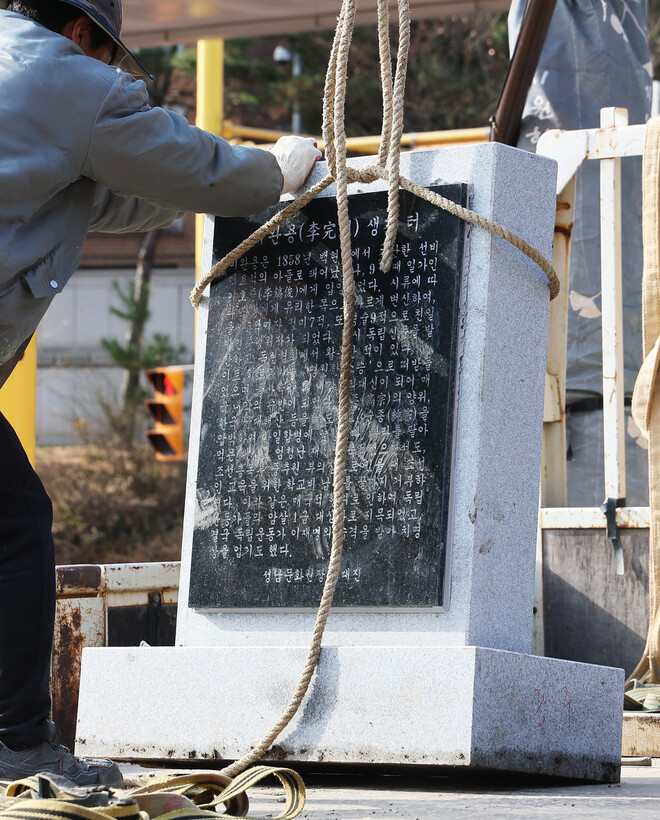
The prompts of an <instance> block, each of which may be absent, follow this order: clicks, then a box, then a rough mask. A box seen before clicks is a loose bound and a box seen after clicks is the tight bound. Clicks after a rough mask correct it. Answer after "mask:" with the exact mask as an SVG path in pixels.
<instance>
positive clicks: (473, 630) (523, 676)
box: [76, 143, 623, 781]
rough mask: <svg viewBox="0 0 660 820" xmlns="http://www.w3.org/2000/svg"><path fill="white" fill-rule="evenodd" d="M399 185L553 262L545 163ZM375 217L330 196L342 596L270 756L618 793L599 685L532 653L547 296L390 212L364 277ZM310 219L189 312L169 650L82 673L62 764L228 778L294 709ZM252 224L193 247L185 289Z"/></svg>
mask: <svg viewBox="0 0 660 820" xmlns="http://www.w3.org/2000/svg"><path fill="white" fill-rule="evenodd" d="M402 166H403V167H402V173H403V174H404V175H405V176H408V177H411V178H413V179H415V180H416V181H418V182H420V183H422V184H423V185H425V186H427V187H432V188H434V189H435V190H438V191H439V192H440V193H442V194H443V195H444V196H446V197H448V198H450V199H454V200H455V201H458V202H463V203H466V204H468V206H469V207H471V208H472V209H474V210H475V211H477V212H479V213H481V214H484V215H486V216H489V217H490V218H492V219H494V220H495V221H497V222H500V223H501V224H503V225H505V226H506V227H508V228H510V229H511V230H513V231H514V232H516V233H518V234H519V235H520V236H522V237H523V238H524V239H526V240H527V241H528V242H529V243H530V244H532V245H533V246H534V247H536V248H538V249H539V250H540V251H541V252H542V253H543V254H544V255H545V256H546V257H550V256H551V253H552V237H553V226H554V211H555V194H554V190H555V166H554V163H552V162H551V161H549V160H547V159H544V158H542V157H536V156H534V155H531V154H528V153H525V152H522V151H518V150H516V149H512V148H508V147H506V146H502V145H498V144H494V143H492V144H486V145H478V146H473V147H464V148H452V149H443V150H438V151H423V152H421V151H420V152H416V153H412V154H408V155H405V156H404V157H403V158H402ZM322 173H323V169H321V168H319V169H318V170H317V171H316V174H317V175H320V174H322ZM315 178H316V177H315ZM315 178H314V179H313V180H312V182H314V181H315ZM385 196H386V195H385V193H384V192H383V190H382V186H380V190H379V186H378V185H375V186H361V185H354V186H352V187H351V200H350V201H351V234H352V239H353V259H354V265H355V274H356V283H357V306H356V331H355V352H354V356H353V383H352V398H351V401H352V417H351V428H352V432H351V439H350V444H349V464H348V468H349V483H348V491H347V500H346V543H345V551H344V558H343V563H342V573H341V577H340V581H339V584H338V587H337V593H336V597H335V608H334V609H333V612H332V614H331V616H330V620H329V622H328V626H327V630H326V633H325V637H324V648H323V650H322V653H321V659H320V663H319V666H318V669H317V671H316V674H315V677H314V679H313V681H312V685H311V687H310V691H309V692H308V695H307V697H306V699H305V701H304V703H303V705H302V707H301V709H300V711H299V713H298V715H297V716H296V717H295V719H294V721H293V722H292V723H291V725H290V726H289V727H288V728H287V729H286V730H285V731H284V732H283V733H282V735H281V736H280V738H279V739H278V740H277V742H276V745H275V746H274V747H273V749H272V750H271V753H270V757H271V759H274V760H278V761H285V762H287V763H295V761H317V762H324V763H329V764H332V763H335V764H336V763H360V764H376V765H378V764H388V765H393V764H394V765H437V766H471V767H476V768H489V769H499V770H507V771H517V772H527V773H538V774H548V775H555V776H561V777H575V778H581V779H586V780H600V781H616V780H618V778H619V771H620V756H621V724H622V716H621V708H622V700H623V698H622V691H623V672H622V670H618V669H612V668H606V667H598V666H590V665H586V664H578V663H573V662H567V661H560V660H555V659H550V658H541V657H536V656H533V655H531V654H530V651H531V637H532V618H533V590H534V564H535V545H536V523H537V506H538V486H539V471H540V458H541V436H542V414H543V391H544V382H545V352H546V333H547V321H548V305H549V288H548V284H547V281H546V279H545V276H544V274H543V273H542V271H540V269H538V268H537V267H536V265H535V264H534V263H532V262H531V261H530V260H528V259H527V258H526V257H525V256H523V255H522V254H521V253H520V252H519V251H517V250H515V249H514V248H513V247H511V246H510V245H509V244H508V243H506V242H504V241H503V240H501V239H498V238H495V237H493V236H491V235H490V234H489V233H487V232H486V231H483V230H481V229H477V228H468V227H466V226H465V225H464V224H463V223H461V222H460V221H459V220H457V219H456V218H454V217H451V216H449V215H448V214H446V213H445V212H443V211H439V210H438V209H436V208H435V207H433V206H431V205H429V204H427V203H425V202H422V201H419V200H416V199H414V198H412V197H409V196H408V195H405V196H404V195H403V194H402V197H401V215H400V229H399V235H398V237H397V248H396V253H395V264H394V267H393V269H392V271H391V272H390V273H389V274H387V275H385V274H382V273H380V272H379V270H378V257H379V250H380V246H381V244H382V237H383V235H384V202H385ZM333 207H334V201H333V200H332V190H329V191H328V192H327V194H326V195H325V196H324V197H322V198H320V199H319V200H317V201H315V202H314V203H312V204H311V205H310V206H308V207H307V208H306V209H305V212H303V213H302V214H300V215H299V216H298V217H296V218H295V219H294V220H293V222H292V223H291V224H289V225H287V226H284V227H282V228H281V229H280V231H279V232H278V233H277V234H276V235H274V236H272V237H271V238H268V239H266V240H264V241H263V242H262V243H261V245H260V246H258V247H257V248H255V249H254V250H253V251H251V252H249V253H248V254H247V255H246V257H244V259H243V260H241V261H239V263H237V264H236V265H235V266H234V268H233V270H232V271H231V272H230V274H229V276H227V277H226V278H224V279H223V280H222V281H219V282H217V283H214V284H213V285H212V286H211V288H210V293H209V294H208V296H206V297H205V298H204V300H203V302H202V305H201V306H200V321H199V342H198V349H197V355H196V370H195V386H194V399H193V408H192V422H191V425H192V431H191V439H190V454H189V477H188V492H187V500H186V515H185V522H184V544H183V558H182V573H181V578H182V581H181V589H180V598H179V610H178V626H177V644H178V645H177V646H176V647H139V648H106V649H86V650H84V653H83V668H82V677H81V692H80V706H79V717H78V732H77V745H76V749H77V751H78V752H79V753H81V754H85V755H87V756H91V755H107V756H111V757H117V758H126V759H128V758H130V759H139V758H145V759H154V758H162V759H168V758H169V759H176V760H185V759H190V758H211V759H221V760H228V759H233V758H235V757H238V756H240V755H242V754H243V753H245V751H246V750H248V749H249V748H250V747H251V746H253V745H255V744H256V743H257V742H258V741H259V740H261V737H262V735H263V734H264V733H265V732H266V731H267V730H268V729H269V728H270V727H271V726H272V724H273V723H274V722H275V721H276V720H277V719H278V718H279V716H280V714H281V713H282V711H283V710H284V708H285V707H286V705H287V704H288V702H289V699H290V697H291V694H292V692H293V690H294V688H295V685H296V683H297V681H298V678H299V675H300V671H301V669H302V666H303V663H304V659H305V656H306V651H307V646H308V643H309V639H310V633H311V629H312V625H313V622H314V617H315V609H314V607H315V604H316V603H317V602H318V599H319V597H320V594H321V589H322V582H323V580H324V578H325V571H326V567H327V559H328V551H329V544H330V540H331V530H330V510H331V503H330V499H331V472H332V453H333V448H334V435H335V428H336V375H337V372H338V364H339V337H340V333H341V315H340V314H341V296H340V289H339V287H338V282H339V277H340V263H339V257H338V242H337V226H336V215H334V211H333ZM266 216H267V215H266ZM264 218H265V216H264V215H262V216H261V217H259V218H255V219H253V220H216V222H215V224H214V222H213V221H212V220H208V222H207V231H206V241H205V250H206V264H207V266H209V265H210V264H211V263H212V262H213V261H214V260H215V259H217V258H219V257H220V256H222V255H223V254H224V253H225V252H226V251H227V250H229V249H230V248H231V247H233V246H234V245H235V244H237V242H238V241H240V240H241V239H242V238H243V237H244V236H246V235H247V234H249V233H250V232H251V230H253V228H254V227H255V226H256V224H257V223H258V222H260V221H263V219H264ZM99 703H103V704H104V707H103V710H102V714H103V717H102V718H101V717H100V712H99V710H98V704H99Z"/></svg>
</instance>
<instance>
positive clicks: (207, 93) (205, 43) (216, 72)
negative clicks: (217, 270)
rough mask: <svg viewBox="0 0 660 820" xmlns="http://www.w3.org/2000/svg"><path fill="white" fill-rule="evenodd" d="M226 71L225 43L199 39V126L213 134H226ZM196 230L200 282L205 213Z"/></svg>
mask: <svg viewBox="0 0 660 820" xmlns="http://www.w3.org/2000/svg"><path fill="white" fill-rule="evenodd" d="M224 68H225V42H224V40H199V41H198V43H197V125H198V126H199V127H200V128H203V129H204V130H205V131H210V132H211V133H213V134H222V125H223V116H224V91H225V77H224ZM195 229H196V233H195V268H196V273H195V276H196V279H197V280H198V281H199V279H200V278H201V271H202V243H203V237H204V214H197V217H196V221H195Z"/></svg>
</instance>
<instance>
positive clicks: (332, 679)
mask: <svg viewBox="0 0 660 820" xmlns="http://www.w3.org/2000/svg"><path fill="white" fill-rule="evenodd" d="M305 655H306V650H304V649H300V648H291V647H143V648H142V647H141V648H100V649H93V648H90V649H85V650H84V652H83V665H82V679H81V688H80V692H81V695H80V704H79V711H78V730H77V743H76V751H77V753H78V754H84V755H85V756H99V755H101V756H109V757H113V758H118V759H140V758H142V759H164V760H167V759H170V760H186V759H209V758H211V759H221V760H228V759H234V758H237V757H239V756H241V755H242V754H244V753H245V752H246V751H247V750H248V749H249V748H250V747H251V746H253V745H254V744H256V743H257V742H258V741H259V740H261V737H262V736H263V734H264V733H265V732H266V731H267V730H268V729H269V728H270V727H271V726H272V725H273V724H274V722H275V721H276V720H277V719H278V718H279V717H280V714H281V713H282V711H283V710H284V708H285V706H286V705H287V703H288V701H289V699H290V697H291V694H292V692H293V690H294V687H295V685H296V683H297V680H298V676H299V673H300V670H301V669H302V666H303V663H304V659H305ZM622 692H623V671H622V670H619V669H613V668H609V667H600V666H591V665H588V664H580V663H574V662H570V661H561V660H555V659H551V658H541V657H536V656H532V655H523V654H519V653H514V652H505V651H501V650H494V649H485V648H482V647H440V646H420V647H415V646H413V647H403V646H387V647H377V646H367V647H329V648H328V649H325V650H324V651H323V652H322V655H321V661H320V664H319V667H318V670H317V673H316V675H315V678H314V680H313V682H312V686H311V689H310V692H309V693H308V695H307V698H306V700H305V702H304V703H303V705H302V707H301V709H300V711H299V713H298V715H297V716H296V717H295V718H294V721H293V722H292V723H291V725H290V726H289V727H288V728H287V729H286V730H285V731H284V733H283V734H282V735H281V736H280V738H279V739H278V740H277V742H276V744H275V746H274V747H273V749H272V750H271V754H270V758H271V759H274V760H277V761H280V762H287V763H290V762H295V761H318V762H326V763H362V764H381V765H382V764H389V765H406V764H411V765H437V766H461V767H475V768H488V769H496V770H502V771H514V772H525V773H531V774H543V775H552V776H557V777H571V778H578V779H582V780H593V781H603V782H617V781H618V779H619V774H620V763H621V731H622V712H621V710H622Z"/></svg>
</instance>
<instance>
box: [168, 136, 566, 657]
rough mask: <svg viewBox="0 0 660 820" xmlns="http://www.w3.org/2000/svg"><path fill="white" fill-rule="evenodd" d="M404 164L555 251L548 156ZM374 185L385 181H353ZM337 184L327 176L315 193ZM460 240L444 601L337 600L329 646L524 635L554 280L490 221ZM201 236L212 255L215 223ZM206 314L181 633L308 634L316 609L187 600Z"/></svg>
mask: <svg viewBox="0 0 660 820" xmlns="http://www.w3.org/2000/svg"><path fill="white" fill-rule="evenodd" d="M369 161H370V158H364V159H362V160H356V161H355V164H356V165H359V164H365V163H368V162H369ZM319 165H321V164H320V163H319ZM324 174H325V168H324V167H319V168H317V170H316V171H315V176H314V177H313V178H312V179H311V180H310V184H313V183H314V182H315V181H316V180H317V179H318V178H320V177H322V176H323V175H324ZM402 174H403V175H404V176H408V177H411V178H412V179H414V180H415V181H417V182H420V183H421V184H423V185H427V186H430V185H434V184H438V183H441V182H467V183H469V184H470V187H471V207H472V208H473V210H475V211H477V212H478V213H480V214H483V215H485V216H488V217H490V218H492V219H494V220H495V221H497V222H500V223H501V224H503V225H505V226H506V227H508V228H509V229H511V230H513V231H515V232H516V233H517V234H519V235H520V236H521V237H523V238H524V239H526V240H527V241H528V242H529V243H530V244H531V245H532V246H533V247H536V248H537V249H538V250H539V251H540V252H541V253H542V254H544V255H545V256H546V257H551V254H552V239H553V233H554V213H555V176H556V164H555V163H554V162H553V161H551V160H547V159H546V158H544V157H538V156H536V155H533V154H530V153H527V152H525V151H519V150H517V149H515V148H509V147H507V146H504V145H499V144H497V143H487V144H483V145H476V146H469V147H461V148H450V149H441V150H431V151H419V152H414V153H409V154H404V155H403V156H402ZM382 187H384V185H383V183H376V184H375V185H374V186H373V187H369V186H365V185H361V184H356V185H353V186H351V188H350V191H351V192H354V193H358V192H362V191H366V190H376V189H378V188H382ZM333 193H334V188H330V189H328V191H327V192H326V193H325V194H324V195H327V196H330V195H333ZM208 224H209V225H212V223H208ZM466 249H467V259H466V279H465V281H466V287H464V300H463V301H464V305H463V319H462V326H463V341H462V355H461V357H460V361H459V363H458V377H457V400H456V428H455V434H454V442H455V451H454V462H455V466H454V470H453V514H452V515H451V517H450V520H449V524H448V531H449V532H448V542H449V550H450V554H449V560H448V563H447V568H446V571H447V572H449V573H451V581H450V587H449V605H448V607H447V608H446V611H439V610H438V609H430V610H429V609H427V610H417V611H412V612H411V611H408V612H405V611H392V610H389V611H383V612H378V613H373V612H359V611H355V610H353V611H347V610H345V609H344V610H335V611H334V612H333V615H332V618H331V619H330V622H329V624H328V627H327V630H326V634H325V643H326V645H328V646H365V645H370V644H379V645H385V644H392V645H396V644H408V643H409V644H414V645H419V644H426V643H428V644H438V643H441V644H442V645H458V646H461V645H474V644H476V645H480V646H491V647H494V648H498V649H507V650H511V651H516V652H528V651H529V650H530V648H531V636H532V617H533V590H534V583H533V577H534V562H535V548H536V523H537V508H538V487H539V474H540V463H541V436H542V414H543V391H544V385H545V351H546V339H547V322H548V305H549V298H548V294H549V287H548V283H547V279H546V277H545V274H544V273H543V272H542V271H541V270H540V269H539V268H538V266H537V265H536V264H535V263H533V262H532V261H530V260H529V259H528V258H527V257H526V256H524V255H523V254H522V253H520V252H519V251H518V250H516V249H515V248H513V247H512V246H511V245H510V244H508V243H507V242H505V241H504V240H502V239H500V238H498V237H495V236H493V235H491V234H490V233H488V232H487V231H485V230H482V229H479V228H470V229H469V240H468V242H467V243H466ZM205 250H206V266H207V267H208V266H210V263H211V231H210V230H208V231H207V232H206V247H205ZM206 319H207V301H206V299H205V300H203V302H202V304H201V306H200V320H199V340H198V349H197V355H196V371H195V386H194V398H193V408H192V417H191V430H192V433H191V439H190V448H189V472H188V493H187V499H186V515H185V519H184V537H183V557H182V572H181V590H180V596H179V601H180V605H179V613H178V626H177V643H180V644H183V645H186V646H204V645H209V646H218V645H222V646H244V645H288V646H305V645H306V644H307V641H308V636H309V633H310V631H311V629H312V625H313V622H314V613H313V612H300V611H298V612H293V611H288V612H274V611H269V612H268V613H263V612H262V613H258V612H255V613H250V612H235V611H234V612H230V611H222V612H207V611H204V612H201V611H195V610H192V609H189V608H188V607H187V606H186V602H187V600H188V579H189V574H190V564H191V553H192V535H193V512H194V508H195V492H196V485H195V481H196V475H197V459H198V444H199V436H198V435H195V430H199V427H200V418H201V401H202V397H203V393H204V353H205V344H206V339H205V331H206Z"/></svg>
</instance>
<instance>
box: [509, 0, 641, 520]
mask: <svg viewBox="0 0 660 820" xmlns="http://www.w3.org/2000/svg"><path fill="white" fill-rule="evenodd" d="M525 5H526V0H513V2H512V4H511V10H510V12H509V42H510V44H511V49H513V47H514V45H515V42H516V39H517V36H518V32H519V30H520V24H521V21H522V17H523V13H524V10H525ZM651 74H652V66H651V58H650V55H649V48H648V43H647V16H646V2H644V0H557V6H556V9H555V12H554V15H553V18H552V23H551V25H550V30H549V32H548V37H547V40H546V43H545V46H544V48H543V52H542V54H541V59H540V62H539V66H538V69H537V71H536V75H535V77H534V82H533V84H532V87H531V89H530V92H529V95H528V97H527V103H526V105H525V110H524V113H523V122H522V128H521V131H520V139H519V142H518V145H519V147H521V148H525V149H527V150H529V151H535V150H536V143H537V142H538V139H539V136H540V135H541V134H542V133H543V132H544V131H547V130H548V129H550V128H561V129H565V130H570V129H577V128H598V127H599V125H600V109H601V108H606V107H611V106H618V107H621V108H627V109H628V112H629V122H630V124H634V123H643V122H646V120H647V119H648V117H649V115H650V111H651V81H652V76H651ZM622 177H623V180H622V192H623V193H622V195H623V208H622V212H623V293H624V304H623V320H624V367H625V387H626V395H627V396H630V395H632V390H633V386H634V383H635V378H636V375H637V371H638V370H639V367H640V365H641V362H642V335H641V285H642V234H641V158H640V159H638V158H636V157H635V158H629V159H625V160H623V161H622ZM600 290H601V287H600V229H599V169H598V163H597V162H593V161H587V162H585V163H584V164H583V166H582V168H581V169H580V171H579V172H578V179H577V192H576V219H575V225H574V228H573V234H572V244H571V272H570V304H569V315H568V362H567V397H566V398H567V404H568V405H571V404H574V403H576V402H581V401H583V400H584V399H589V398H591V399H593V398H600V397H601V396H602V392H603V388H602V358H601V320H600ZM578 416H579V417H580V418H578ZM629 429H630V428H629ZM578 430H579V433H578ZM632 433H633V435H630V434H629V435H627V441H626V445H627V451H628V454H627V465H628V482H627V484H628V487H627V489H628V492H627V501H628V504H646V503H647V497H648V495H647V489H646V486H647V468H646V451H645V450H643V449H642V447H641V446H640V444H638V443H637V440H638V438H637V437H638V434H637V435H635V434H634V430H633V431H632ZM567 435H568V439H569V462H568V489H569V505H571V506H593V505H597V504H600V503H602V501H603V494H604V491H603V464H602V412H600V411H597V412H586V413H584V412H576V413H574V414H572V416H571V415H569V416H568V418H567ZM571 437H573V439H576V437H577V439H579V440H580V442H581V444H584V443H585V441H586V440H590V441H591V442H592V444H594V443H595V441H596V440H597V439H598V438H600V447H599V448H596V447H593V446H589V447H584V446H581V445H579V444H578V441H577V439H576V440H574V441H573V446H571ZM641 443H643V440H642V442H641Z"/></svg>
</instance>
